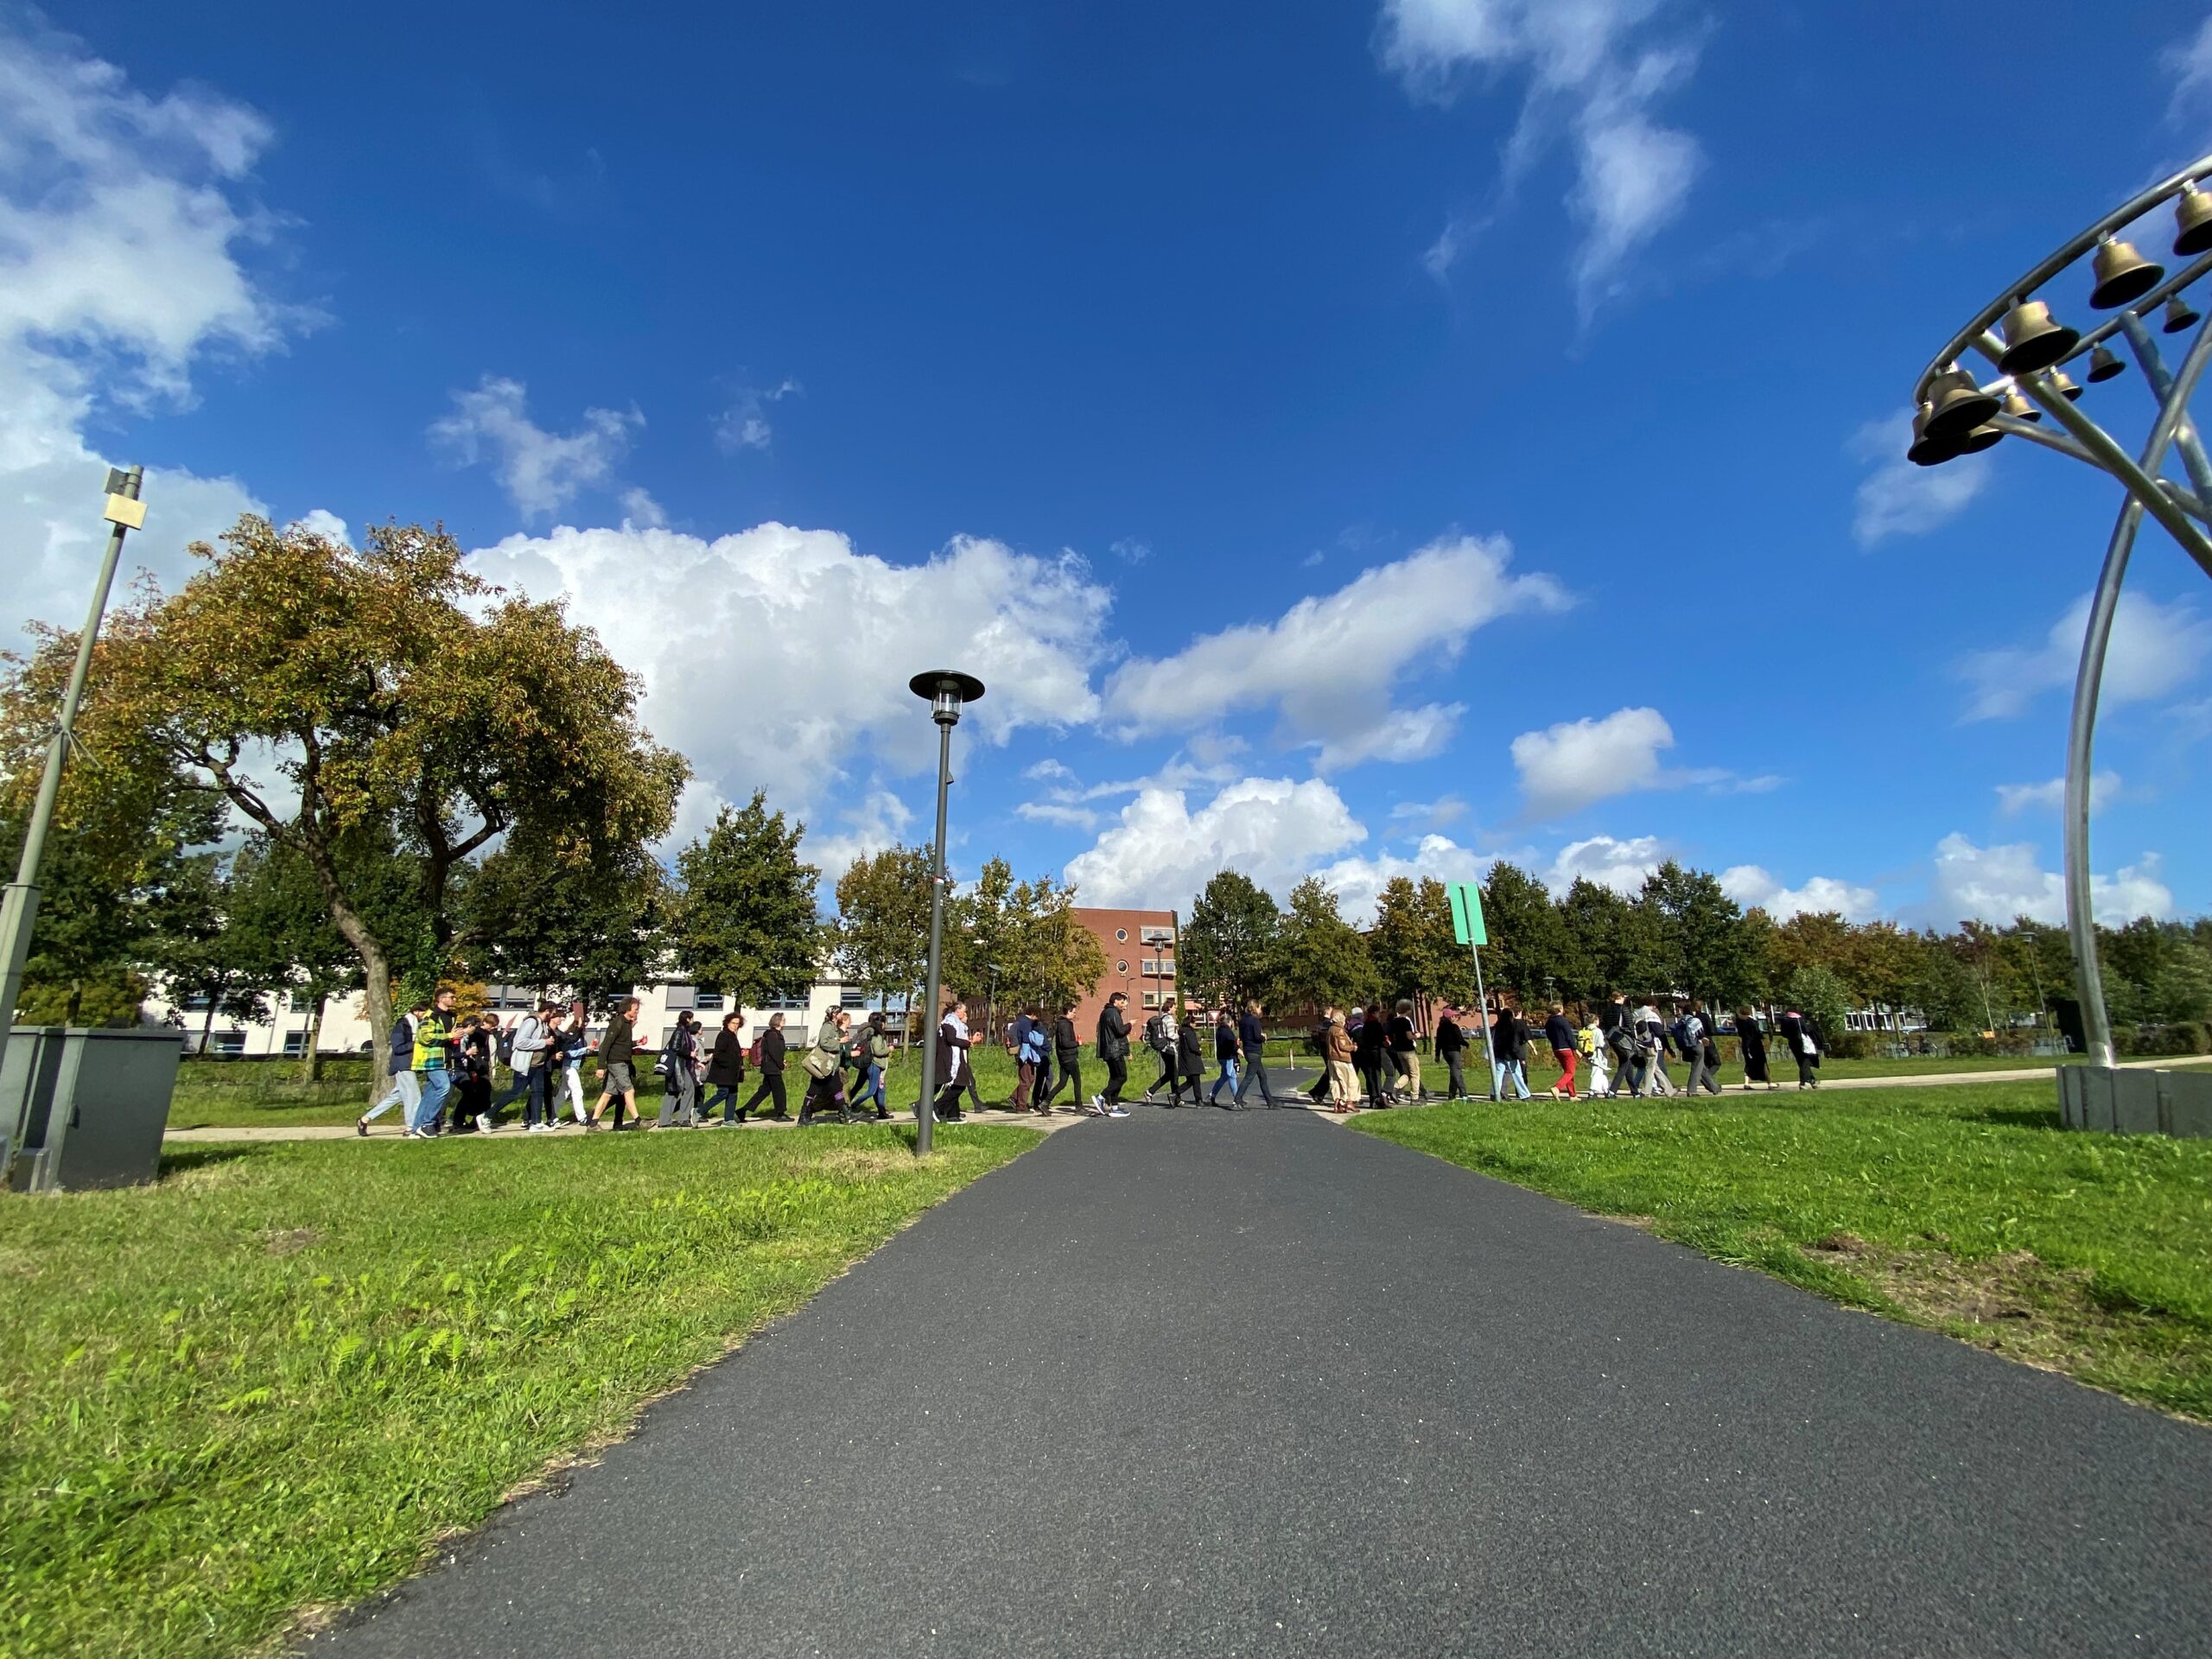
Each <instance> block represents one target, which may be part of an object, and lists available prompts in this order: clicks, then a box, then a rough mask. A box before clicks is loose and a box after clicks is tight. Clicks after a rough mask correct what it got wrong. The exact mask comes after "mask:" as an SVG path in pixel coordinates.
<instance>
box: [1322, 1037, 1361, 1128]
mask: <svg viewBox="0 0 2212 1659" xmlns="http://www.w3.org/2000/svg"><path fill="white" fill-rule="evenodd" d="M1327 1048H1328V1062H1329V1109H1330V1110H1331V1111H1332V1112H1337V1113H1340V1114H1341V1113H1344V1112H1349V1111H1351V1109H1352V1103H1353V1102H1354V1101H1356V1100H1357V1099H1358V1098H1359V1077H1358V1074H1357V1072H1355V1071H1353V1070H1352V1069H1351V1055H1352V1046H1351V1033H1350V1032H1349V1031H1346V1030H1345V1029H1344V1015H1343V1014H1333V1015H1332V1016H1331V1017H1330V1020H1329V1035H1328V1039H1327Z"/></svg>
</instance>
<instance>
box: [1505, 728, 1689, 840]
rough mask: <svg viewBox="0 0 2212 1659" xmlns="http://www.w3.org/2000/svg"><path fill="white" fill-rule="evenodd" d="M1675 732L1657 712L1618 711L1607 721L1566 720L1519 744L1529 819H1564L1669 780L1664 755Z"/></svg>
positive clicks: (1517, 758) (1516, 760) (1516, 753)
mask: <svg viewBox="0 0 2212 1659" xmlns="http://www.w3.org/2000/svg"><path fill="white" fill-rule="evenodd" d="M1672 747H1675V734H1674V729H1673V728H1671V727H1669V725H1668V724H1667V722H1666V721H1665V719H1664V718H1663V717H1662V715H1660V713H1659V711H1658V710H1657V709H1615V710H1614V711H1613V712H1612V713H1611V714H1610V715H1606V716H1605V718H1604V719H1603V720H1592V719H1587V718H1586V719H1582V720H1569V721H1560V723H1559V724H1558V725H1556V726H1551V727H1547V728H1545V729H1544V730H1542V731H1541V732H1523V733H1522V734H1521V735H1520V736H1518V737H1516V738H1515V739H1514V740H1513V765H1514V767H1515V769H1516V771H1518V772H1520V774H1521V792H1522V795H1523V796H1524V797H1525V798H1527V801H1528V805H1529V815H1530V816H1531V817H1539V818H1554V817H1565V816H1566V815H1567V813H1570V812H1574V811H1579V810H1580V809H1582V808H1583V807H1586V806H1587V805H1589V804H1591V803H1592V801H1600V800H1603V799H1605V798H1606V797H1607V796H1609V795H1624V794H1627V793H1628V792H1629V791H1631V790H1638V789H1656V788H1660V787H1662V786H1663V785H1665V784H1666V782H1667V781H1668V773H1667V772H1666V770H1665V768H1663V767H1662V766H1661V765H1660V764H1659V752H1660V751H1661V750H1662V749H1671V748H1672Z"/></svg>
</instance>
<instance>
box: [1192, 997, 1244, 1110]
mask: <svg viewBox="0 0 2212 1659" xmlns="http://www.w3.org/2000/svg"><path fill="white" fill-rule="evenodd" d="M1184 1029H1185V1031H1188V1030H1189V1029H1190V1027H1188V1026H1185V1027H1184ZM1240 1047H1241V1045H1240V1044H1239V1043H1238V1042H1237V1040H1236V1021H1235V1020H1231V1019H1230V1017H1229V1010H1228V1009H1227V1008H1224V1009H1222V1010H1221V1012H1220V1013H1218V1014H1215V1015H1214V1017H1213V1058H1214V1064H1215V1065H1217V1066H1219V1067H1220V1068H1221V1072H1220V1075H1219V1076H1217V1077H1215V1078H1214V1080H1213V1092H1212V1093H1211V1094H1210V1095H1208V1096H1206V1103H1207V1104H1208V1105H1209V1106H1218V1105H1219V1104H1220V1103H1221V1091H1222V1090H1224V1089H1226V1090H1229V1103H1230V1107H1231V1108H1232V1109H1234V1108H1235V1106H1236V1056H1237V1052H1238V1050H1239V1048H1240Z"/></svg>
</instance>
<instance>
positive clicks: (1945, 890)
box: [1929, 834, 2174, 927]
mask: <svg viewBox="0 0 2212 1659" xmlns="http://www.w3.org/2000/svg"><path fill="white" fill-rule="evenodd" d="M2158 878H2159V860H2158V855H2157V854H2156V853H2145V854H2144V855H2143V856H2142V857H2141V858H2140V859H2139V860H2138V861H2136V862H2135V863H2133V864H2129V865H2125V866H2123V867H2122V868H2120V871H2119V873H2118V874H2114V875H2109V876H2106V875H2094V874H2093V875H2092V876H2091V877H2090V878H2089V908H2090V910H2091V911H2092V912H2094V914H2095V916H2096V918H2097V920H2099V921H2100V922H2102V923H2105V924H2106V925H2108V926H2113V927H2119V926H2120V925H2124V924H2126V923H2128V922H2132V921H2133V920H2134V919H2135V918H2137V917H2139V916H2148V917H2151V918H2153V919H2155V920H2158V921H2164V920H2166V919H2168V918H2171V916H2172V915H2173V914H2174V895H2173V893H2172V891H2171V889H2170V888H2168V887H2167V886H2166V885H2165V883H2164V881H2162V880H2159V879H2158ZM1929 912H1930V913H1931V914H1932V916H1933V917H1934V918H1935V919H1936V921H1937V922H1938V923H1939V924H1941V925H1943V926H1946V927H1948V926H1953V925H1956V924H1957V923H1959V922H1961V921H1966V920H1980V921H1985V922H1993V923H1999V924H2002V923H2005V922H2009V921H2011V920H2012V918H2014V917H2015V916H2028V917H2032V918H2034V919H2035V920H2037V921H2039V922H2049V923H2053V924H2056V923H2060V922H2063V921H2064V920H2065V919H2066V888H2065V884H2064V881H2063V878H2061V877H2060V876H2059V875H2058V874H2056V873H2055V872H2052V871H2049V870H2046V869H2044V868H2043V866H2042V864H2041V863H2040V862H2039V861H2038V860H2037V857H2036V849H2034V848H2033V847H2032V846H2031V845H2029V844H2028V843H2027V842H2017V843H2014V844H2012V845H2009V846H2004V847H1977V846H1975V845H1974V842H1971V841H1969V840H1968V839H1967V837H1966V836H1961V835H1956V834H1954V835H1948V836H1944V837H1943V839H1942V841H1941V842H1937V843H1936V870H1935V874H1934V877H1933V878H1932V880H1930V882H1929Z"/></svg>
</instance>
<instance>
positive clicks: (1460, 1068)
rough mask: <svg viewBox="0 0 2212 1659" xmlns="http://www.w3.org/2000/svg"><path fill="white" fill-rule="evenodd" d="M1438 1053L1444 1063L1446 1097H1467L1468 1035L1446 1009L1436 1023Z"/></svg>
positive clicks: (1463, 1098) (1455, 1098)
mask: <svg viewBox="0 0 2212 1659" xmlns="http://www.w3.org/2000/svg"><path fill="white" fill-rule="evenodd" d="M1436 1052H1437V1054H1438V1056H1439V1057H1440V1058H1441V1059H1442V1060H1443V1062H1444V1075H1445V1085H1444V1097H1445V1099H1446V1100H1465V1098H1466V1097H1467V1033H1465V1032H1464V1031H1462V1030H1460V1029H1459V1020H1457V1019H1455V1018H1453V1016H1452V1011H1451V1010H1450V1009H1449V1008H1446V1010H1445V1011H1444V1012H1443V1014H1441V1015H1440V1016H1439V1017H1438V1019H1437V1021H1436Z"/></svg>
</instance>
